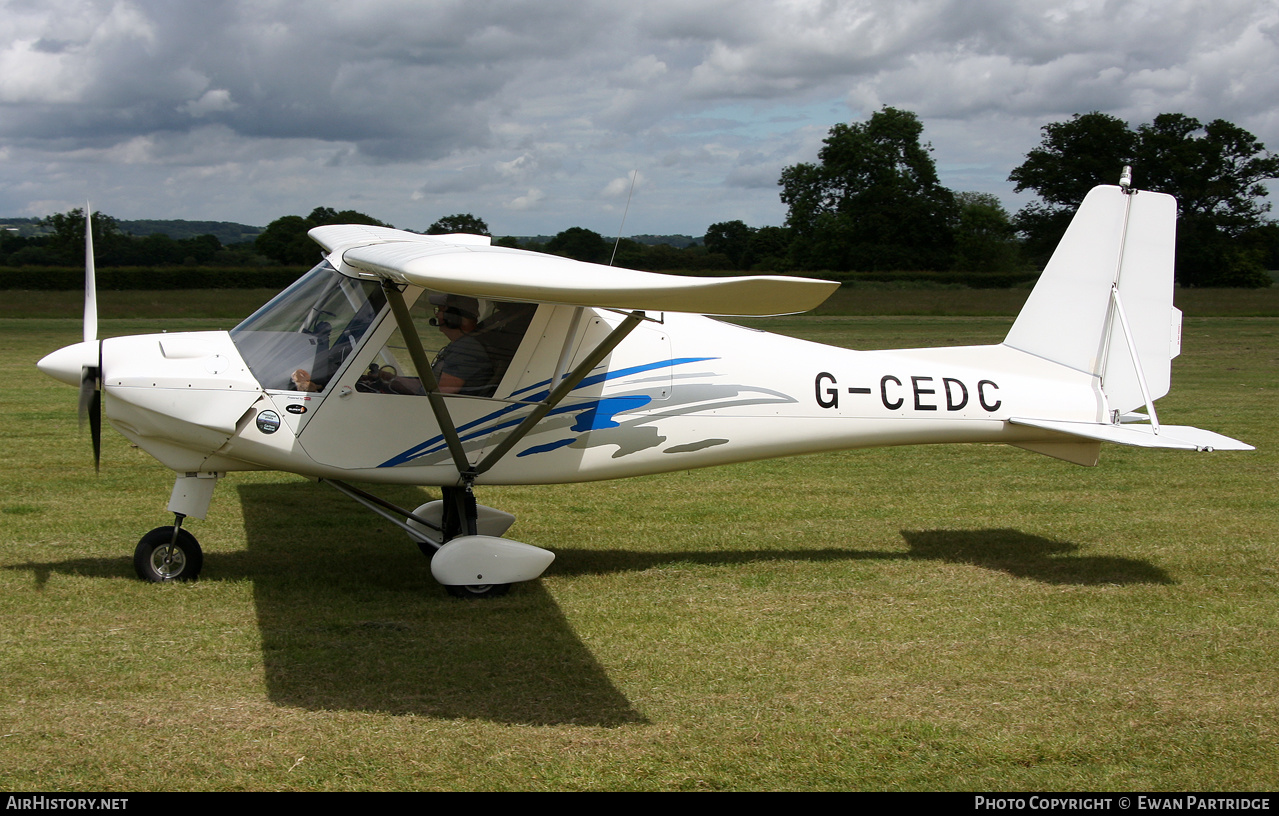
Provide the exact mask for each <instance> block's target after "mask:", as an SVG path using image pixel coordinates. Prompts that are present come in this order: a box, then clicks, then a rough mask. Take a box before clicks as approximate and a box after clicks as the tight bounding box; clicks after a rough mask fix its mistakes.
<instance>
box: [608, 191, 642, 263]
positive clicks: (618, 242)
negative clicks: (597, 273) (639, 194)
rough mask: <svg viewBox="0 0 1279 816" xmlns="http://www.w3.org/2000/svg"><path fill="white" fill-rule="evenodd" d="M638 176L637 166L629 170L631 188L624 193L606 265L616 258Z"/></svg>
mask: <svg viewBox="0 0 1279 816" xmlns="http://www.w3.org/2000/svg"><path fill="white" fill-rule="evenodd" d="M637 178H639V168H638V167H637V168H635V169H634V170H632V171H631V189H630V191H629V192H628V193H627V194H626V209H624V210H622V223H620V224H618V225H617V240H616V241H614V242H613V254H612V255H610V256H609V258H608V265H609V266H612V265H613V261H614V260H615V259H616V258H617V247H618V245H619V244H621V243H622V227H624V226H626V214H627V213H629V212H630V211H631V196H632V195H634V193H635V179H637Z"/></svg>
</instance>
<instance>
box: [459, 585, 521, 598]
mask: <svg viewBox="0 0 1279 816" xmlns="http://www.w3.org/2000/svg"><path fill="white" fill-rule="evenodd" d="M444 588H445V589H447V590H448V591H449V594H450V595H452V596H453V597H454V598H500V597H502V596H503V595H505V594H506V593H508V592H510V591H511V585H510V584H454V585H451V586H446V587H444Z"/></svg>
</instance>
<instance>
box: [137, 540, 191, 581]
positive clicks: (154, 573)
mask: <svg viewBox="0 0 1279 816" xmlns="http://www.w3.org/2000/svg"><path fill="white" fill-rule="evenodd" d="M203 566H204V552H203V551H202V550H201V549H200V543H199V542H198V541H196V540H195V536H193V535H191V534H190V533H188V532H187V531H186V530H183V529H182V528H181V527H173V526H170V527H156V528H155V529H154V530H152V531H151V532H149V533H147V534H146V535H144V536H142V540H141V541H139V542H138V547H137V549H135V550H134V551H133V569H134V570H135V571H137V573H138V577H139V578H141V579H142V580H143V581H150V582H151V583H154V584H163V583H168V582H169V581H194V580H195V579H196V577H198V576H199V574H200V569H201V568H202V567H203Z"/></svg>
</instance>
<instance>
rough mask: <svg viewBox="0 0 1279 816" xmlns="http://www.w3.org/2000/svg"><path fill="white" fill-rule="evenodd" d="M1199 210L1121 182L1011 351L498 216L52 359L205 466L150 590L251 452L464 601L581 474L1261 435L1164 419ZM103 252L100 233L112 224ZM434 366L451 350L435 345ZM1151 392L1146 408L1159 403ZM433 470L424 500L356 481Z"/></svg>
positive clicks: (315, 233) (536, 567)
mask: <svg viewBox="0 0 1279 816" xmlns="http://www.w3.org/2000/svg"><path fill="white" fill-rule="evenodd" d="M1175 222H1176V203H1175V201H1174V200H1173V198H1172V197H1170V196H1167V195H1162V194H1158V193H1152V192H1144V191H1143V192H1138V191H1137V190H1134V189H1131V188H1130V187H1129V184H1128V180H1127V176H1125V179H1124V181H1123V182H1121V184H1120V186H1118V187H1112V186H1103V187H1097V188H1095V189H1094V190H1092V192H1090V193H1089V194H1088V196H1087V198H1086V199H1085V200H1084V202H1083V203H1082V205H1081V206H1080V208H1079V211H1078V212H1077V213H1076V215H1075V217H1074V220H1073V221H1072V222H1071V224H1070V227H1069V229H1068V230H1067V232H1066V234H1065V236H1064V238H1063V239H1062V242H1061V244H1060V245H1059V246H1058V248H1057V250H1056V252H1055V253H1054V255H1053V257H1052V259H1051V261H1050V263H1049V264H1048V267H1047V268H1046V269H1045V270H1044V273H1043V275H1042V276H1041V277H1040V280H1039V282H1038V284H1037V285H1036V286H1035V288H1034V290H1033V291H1032V293H1031V295H1030V298H1029V300H1028V301H1027V303H1026V306H1025V308H1024V309H1023V310H1022V312H1021V314H1020V315H1019V316H1018V317H1017V319H1016V322H1015V323H1014V324H1013V326H1012V329H1011V330H1010V331H1009V332H1008V336H1007V337H1006V338H1005V339H1004V342H1003V343H1000V344H998V345H990V346H975V347H962V348H931V349H908V350H897V351H851V350H846V349H840V348H832V347H829V346H823V345H819V344H816V343H810V342H805V341H802V340H795V339H791V338H786V337H779V336H775V335H771V334H767V333H764V332H761V331H756V330H752V329H750V328H743V327H741V326H737V325H733V324H730V323H725V322H721V321H718V320H715V319H712V318H710V317H706V316H705V315H718V316H730V315H731V316H741V315H780V314H791V313H797V312H803V311H806V310H808V309H811V308H813V307H815V306H817V305H818V304H820V303H821V302H822V301H823V300H825V299H826V297H828V296H829V295H830V294H831V293H832V292H833V291H834V290H835V289H836V288H837V287H838V284H836V283H832V282H828V281H821V280H812V279H803V278H792V277H734V278H694V277H679V276H669V275H660V274H653V273H648V272H637V271H631V270H624V269H616V268H611V267H604V266H598V265H592V264H587V263H580V262H577V261H572V260H567V259H565V258H559V257H553V256H548V255H541V254H537V253H533V252H527V251H522V250H514V249H506V248H501V247H494V246H491V245H490V243H489V239H488V238H484V237H477V236H472V235H443V236H426V235H417V234H414V233H409V232H402V231H398V230H394V229H389V228H377V227H367V226H327V227H317V228H316V229H313V230H311V233H310V234H311V237H312V238H313V239H314V240H315V241H316V242H318V243H319V244H320V245H321V246H322V247H323V248H324V250H325V252H326V253H327V254H326V258H325V260H324V261H323V262H322V263H321V264H320V265H319V266H317V267H315V269H313V270H311V271H310V272H309V273H308V274H306V275H305V276H304V277H302V278H300V279H299V280H298V281H297V282H296V283H295V284H293V285H292V286H291V287H289V288H288V289H286V290H285V291H284V292H282V293H280V294H279V295H278V296H276V297H275V298H274V299H273V300H272V301H270V302H269V303H267V304H266V305H265V306H263V307H262V308H261V309H259V310H258V311H257V312H256V313H255V314H253V315H252V316H251V317H249V318H248V319H246V320H245V321H244V322H243V323H241V324H240V325H239V326H237V327H236V328H234V329H232V330H231V331H230V332H224V331H219V332H191V333H173V334H151V335H142V336H136V337H115V338H109V339H105V340H99V339H98V337H97V316H96V306H95V295H94V289H93V281H92V274H93V273H92V263H91V261H90V262H89V264H88V269H87V274H86V278H87V285H86V298H85V301H86V306H85V322H84V341H83V342H81V343H77V344H75V345H72V346H67V347H66V348H63V349H60V350H58V351H55V352H53V353H52V354H50V355H48V356H47V357H45V358H44V359H43V360H41V361H40V362H39V368H40V370H41V371H43V372H45V373H46V374H48V375H50V376H52V377H55V378H57V379H59V380H61V381H63V382H66V383H69V384H72V385H79V386H80V389H81V406H82V412H83V413H88V414H89V418H90V421H91V430H92V435H93V442H94V451H95V453H94V456H95V462H96V460H97V458H98V456H99V453H98V451H99V447H100V432H101V431H100V429H101V413H102V411H103V410H104V407H105V413H106V417H107V420H108V422H109V423H110V424H111V425H112V427H114V428H115V429H116V430H117V431H119V432H120V433H121V434H123V435H124V436H125V437H126V438H128V439H129V440H130V441H131V442H133V443H135V444H136V445H138V446H139V447H141V448H142V449H143V450H145V451H147V452H148V453H150V454H151V455H152V456H154V457H155V458H156V459H158V460H159V461H160V462H161V463H162V464H164V465H165V466H167V467H169V468H171V469H172V470H173V471H175V473H176V474H177V478H176V480H175V483H174V487H173V493H172V495H171V497H170V501H169V505H168V509H169V511H170V512H172V513H173V514H174V524H173V525H172V526H164V527H158V528H156V529H155V530H152V531H151V532H149V533H147V534H146V535H145V536H143V538H142V540H141V541H140V542H139V544H138V545H137V549H136V552H135V556H134V565H135V567H136V569H137V572H138V575H139V576H140V577H142V578H144V579H146V580H149V581H171V580H188V579H193V578H195V577H196V576H197V575H198V573H199V572H200V568H201V566H202V564H203V556H202V554H201V550H200V547H199V545H198V543H197V542H196V540H195V538H194V537H193V536H192V535H191V534H190V533H189V532H188V531H187V530H185V529H184V528H183V526H182V524H183V521H184V519H186V518H197V519H203V518H204V516H205V513H206V512H207V511H208V508H209V503H210V499H211V497H212V495H213V489H214V486H215V485H216V483H217V480H218V479H219V478H220V477H222V476H223V475H224V474H226V473H227V472H229V471H236V470H262V469H267V470H280V471H290V472H293V473H299V474H302V475H304V476H308V477H311V478H315V479H317V480H319V481H323V482H326V483H328V484H330V485H332V486H333V487H334V488H336V489H338V490H339V491H341V492H342V493H344V494H346V495H348V496H350V497H351V498H353V499H355V500H356V501H359V502H361V503H362V504H364V505H365V506H367V507H368V508H369V509H370V510H372V511H373V512H376V513H378V514H380V515H382V516H383V517H385V518H386V519H388V520H389V521H391V522H392V523H394V524H396V525H398V526H400V527H402V528H403V529H404V530H405V531H406V532H407V533H408V535H409V536H410V537H411V538H412V540H413V541H416V542H417V543H418V545H419V546H420V547H421V548H422V550H423V551H424V552H425V553H427V554H428V555H430V556H431V572H432V574H433V575H434V576H435V578H436V580H438V581H439V582H440V583H441V584H443V585H445V586H446V587H447V588H448V589H449V591H450V592H452V593H453V594H455V595H459V596H463V597H466V596H476V597H479V596H485V595H499V594H502V593H504V592H505V591H506V590H507V588H508V587H509V585H510V584H511V583H514V582H518V581H529V580H534V579H536V578H538V577H539V576H540V575H541V574H542V572H543V571H544V570H545V569H546V568H547V566H549V565H550V563H551V561H552V560H553V559H554V557H555V556H554V554H553V553H551V552H549V551H547V550H544V549H541V548H539V547H535V546H532V545H529V544H524V543H521V542H518V541H515V540H512V539H509V538H504V537H503V536H504V534H505V533H506V531H507V529H508V528H509V527H510V526H511V524H512V522H513V521H514V517H513V516H511V515H510V514H507V513H504V512H502V511H500V510H496V509H493V508H490V507H485V506H483V505H479V504H477V503H476V501H475V495H474V488H476V487H478V486H483V485H513V484H558V483H565V482H579V481H591V480H600V479H616V478H621V477H626V476H638V475H641V474H650V473H662V472H666V471H675V470H688V469H690V468H699V467H707V466H711V465H722V464H726V463H730V462H742V461H747V460H754V459H762V458H767V457H776V456H789V455H793V454H804V453H814V452H818V451H831V450H839V449H846V448H869V447H878V446H886V445H912V444H926V443H940V442H984V443H990V442H1002V443H1007V444H1009V445H1016V446H1017V447H1020V448H1025V449H1027V450H1030V451H1035V452H1037V453H1042V454H1047V455H1048V456H1053V457H1056V458H1058V459H1064V460H1066V461H1068V462H1073V463H1076V464H1080V465H1095V464H1096V463H1097V459H1098V453H1099V450H1100V447H1101V443H1102V442H1114V443H1119V444H1122V445H1136V446H1140V447H1153V448H1174V449H1181V450H1200V451H1206V450H1213V449H1219V450H1251V447H1250V446H1248V445H1245V444H1243V443H1242V442H1238V441H1236V440H1234V439H1230V438H1228V437H1225V436H1222V435H1220V434H1216V433H1212V432H1210V431H1204V430H1200V429H1198V428H1190V427H1184V426H1175V425H1164V424H1162V423H1161V422H1160V421H1159V417H1158V415H1157V414H1156V411H1155V405H1154V403H1155V400H1157V399H1158V398H1160V397H1161V396H1163V395H1164V394H1166V393H1167V392H1168V389H1169V374H1170V363H1171V360H1172V358H1173V357H1175V356H1177V354H1178V352H1179V350H1180V343H1181V336H1180V335H1181V313H1180V312H1179V311H1178V310H1177V309H1174V308H1173V305H1172V293H1173V247H1174V235H1175V228H1176V225H1175ZM86 239H87V241H86V243H87V254H89V256H90V258H91V257H92V247H91V243H89V242H90V241H91V234H89V235H86ZM432 358H434V360H433V359H432ZM1141 408H1144V412H1138V411H1137V409H1141ZM352 480H354V481H361V482H366V483H382V484H411V485H433V486H438V487H441V488H442V494H443V498H442V499H441V500H437V501H433V502H429V503H427V504H424V505H422V506H421V507H418V508H416V509H414V510H411V511H410V510H407V509H403V508H399V507H396V506H395V505H393V504H391V503H389V502H387V501H384V500H383V499H381V498H378V497H377V496H375V495H373V494H370V493H368V492H366V491H364V490H361V489H358V488H356V487H354V486H352V485H350V484H348V481H352Z"/></svg>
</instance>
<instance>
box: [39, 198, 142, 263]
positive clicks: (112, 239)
mask: <svg viewBox="0 0 1279 816" xmlns="http://www.w3.org/2000/svg"><path fill="white" fill-rule="evenodd" d="M40 225H41V226H42V227H45V228H46V229H50V230H52V231H53V235H51V236H49V240H48V241H47V242H46V244H45V252H46V255H47V257H48V258H49V259H50V262H51V263H56V264H70V265H75V264H82V263H84V209H83V208H81V207H76V208H75V209H74V210H68V211H67V212H64V213H54V214H53V215H50V216H46V217H45V218H43V219H41V221H40ZM127 241H128V236H127V235H125V234H124V233H123V232H122V231H121V230H120V224H119V222H117V221H116V219H114V218H112V217H111V216H109V215H107V214H106V213H100V212H95V213H94V214H93V253H94V259H95V261H96V262H100V263H102V264H103V265H107V264H110V263H112V262H114V260H115V255H117V254H118V253H119V251H120V247H121V245H122V244H123V243H125V242H127Z"/></svg>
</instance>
